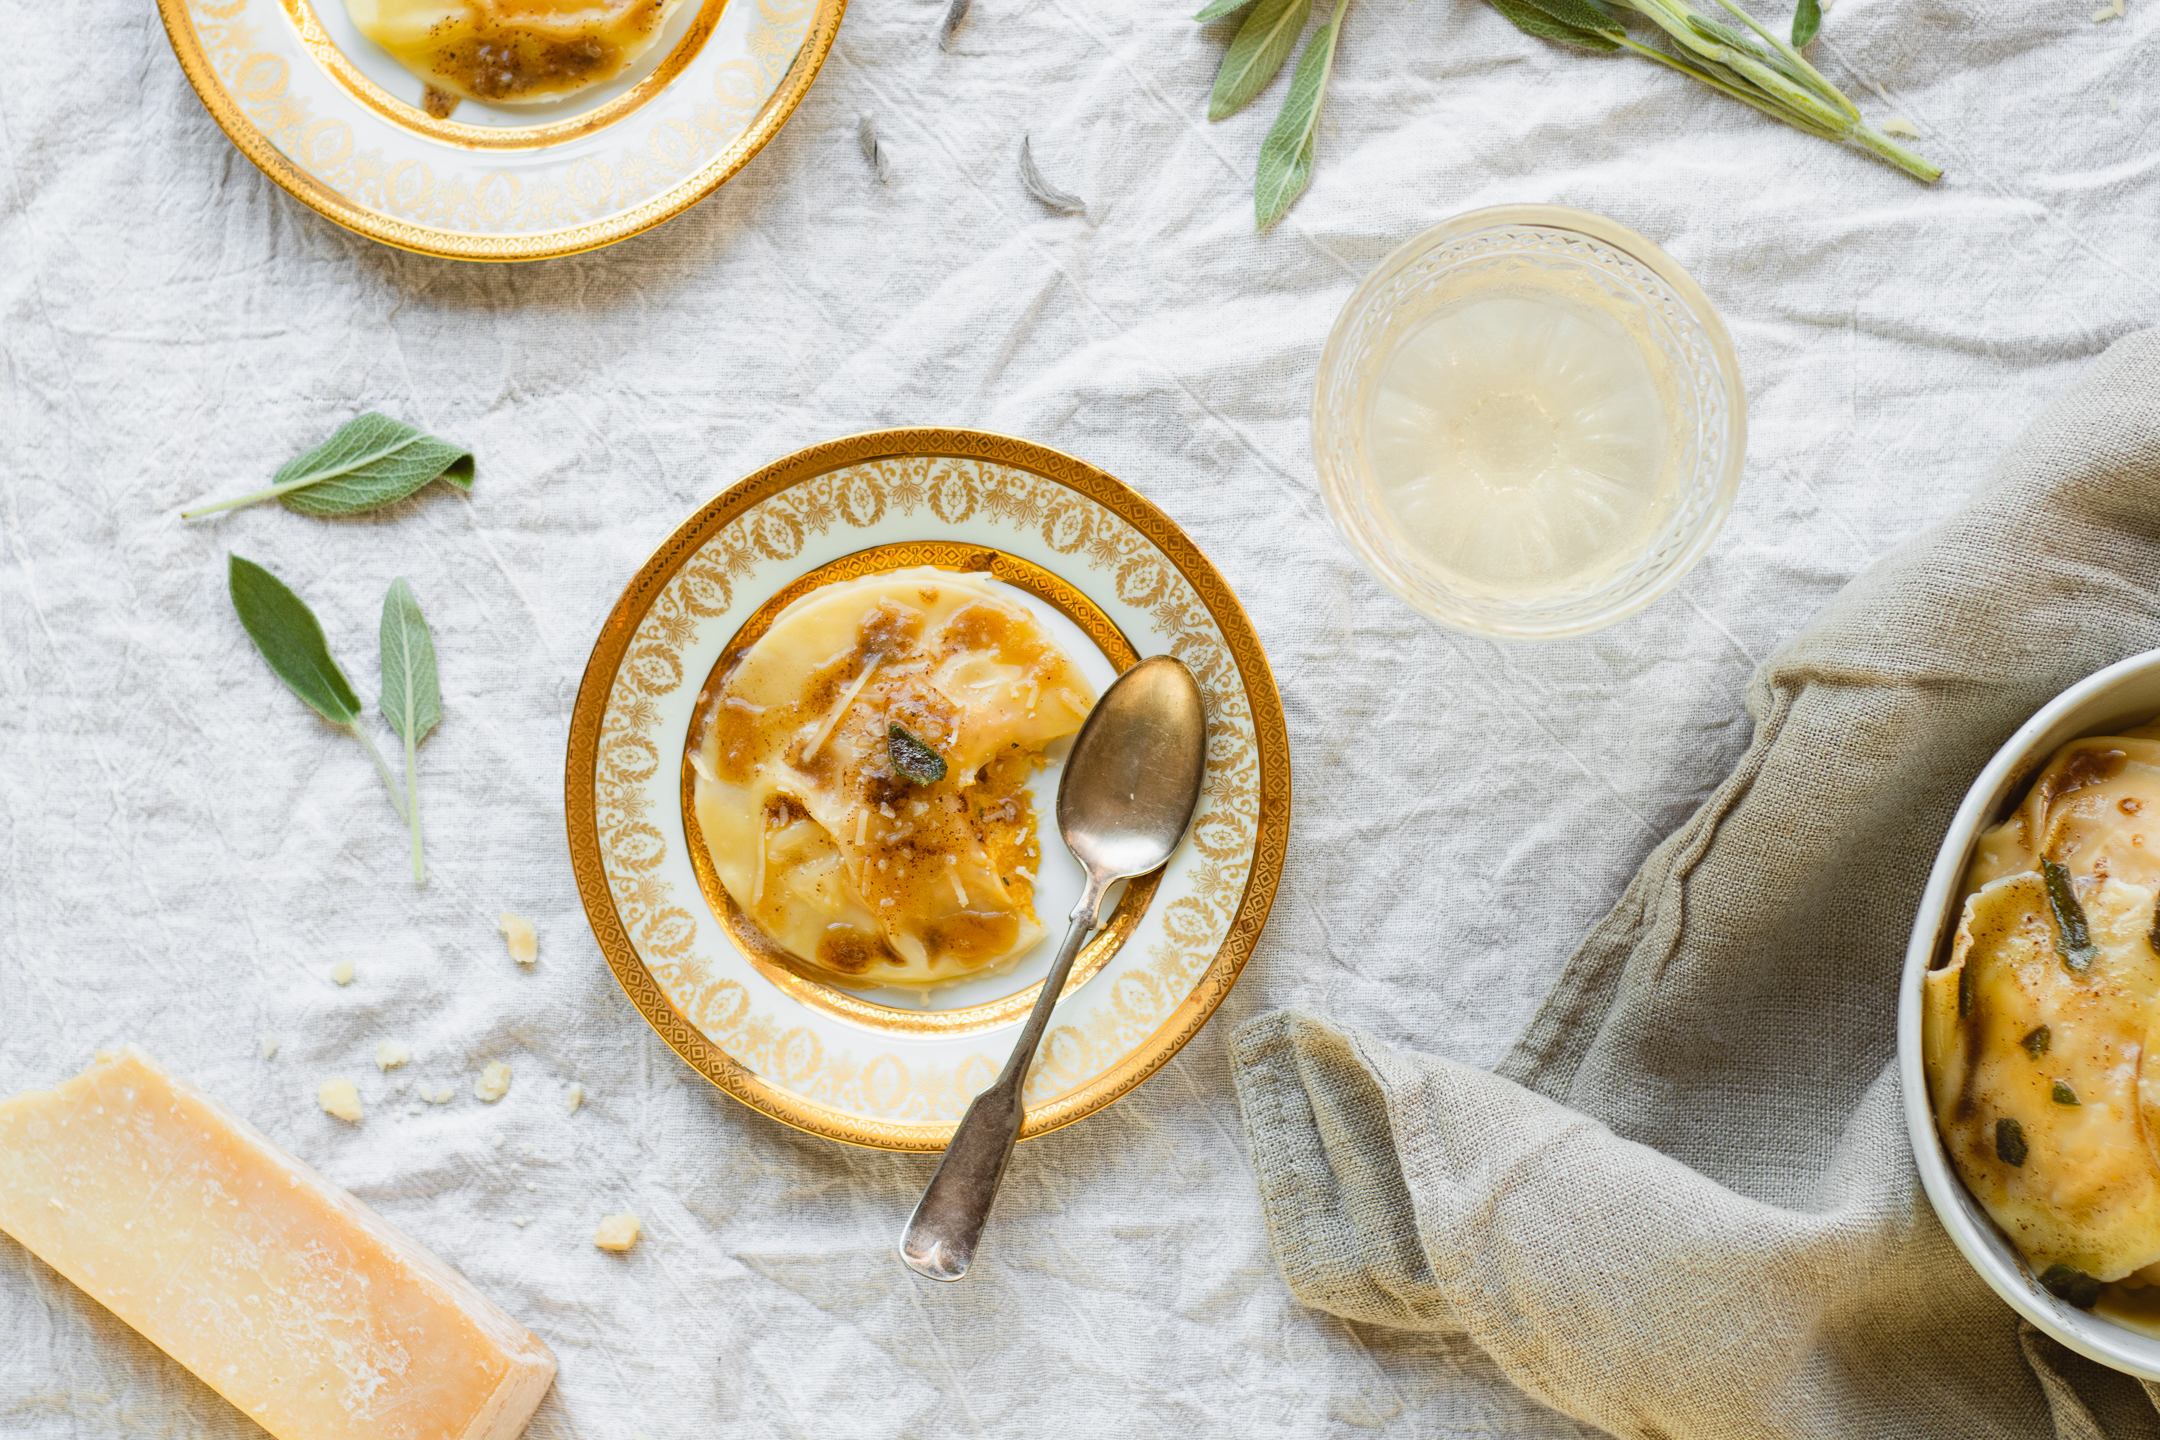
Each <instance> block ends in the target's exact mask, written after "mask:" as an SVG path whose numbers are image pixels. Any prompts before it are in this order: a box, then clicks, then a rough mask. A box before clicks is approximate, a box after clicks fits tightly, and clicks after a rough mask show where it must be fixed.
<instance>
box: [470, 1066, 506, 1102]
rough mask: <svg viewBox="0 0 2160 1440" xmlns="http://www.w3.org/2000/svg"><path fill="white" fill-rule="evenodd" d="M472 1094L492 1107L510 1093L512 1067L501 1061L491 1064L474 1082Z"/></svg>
mask: <svg viewBox="0 0 2160 1440" xmlns="http://www.w3.org/2000/svg"><path fill="white" fill-rule="evenodd" d="M472 1093H473V1094H474V1095H475V1096H477V1097H479V1098H480V1099H482V1100H485V1101H487V1103H488V1104H490V1105H492V1104H494V1103H495V1102H496V1101H497V1100H500V1099H502V1097H503V1096H505V1095H507V1094H509V1093H510V1067H509V1066H508V1065H505V1064H504V1063H503V1062H502V1061H500V1060H497V1061H494V1062H492V1063H491V1064H489V1066H488V1067H487V1069H485V1070H483V1071H481V1072H480V1078H479V1079H477V1080H475V1081H473V1086H472Z"/></svg>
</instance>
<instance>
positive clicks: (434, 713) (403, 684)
mask: <svg viewBox="0 0 2160 1440" xmlns="http://www.w3.org/2000/svg"><path fill="white" fill-rule="evenodd" d="M382 686H383V688H382V713H383V718H384V719H386V720H388V721H389V722H390V728H391V729H393V730H395V731H397V733H398V737H399V738H400V739H402V740H403V741H404V742H405V823H406V824H407V825H408V826H410V827H411V829H412V866H413V883H414V884H416V885H417V884H419V883H420V882H421V881H423V880H425V879H426V878H427V869H426V867H425V866H424V865H423V864H422V863H421V859H420V780H419V772H418V769H417V765H416V762H415V756H414V752H415V751H417V750H418V749H419V747H420V742H421V741H422V740H425V739H426V738H427V736H428V732H429V731H431V730H433V729H434V728H435V727H436V725H437V724H438V723H440V722H441V720H442V688H441V686H440V685H439V684H438V683H437V681H436V677H435V637H434V635H432V634H431V633H429V631H428V623H427V617H426V616H424V615H422V614H421V613H420V601H419V600H418V599H417V598H416V597H415V596H414V595H413V592H412V586H410V585H408V584H406V583H405V581H404V580H403V579H402V578H400V579H397V580H393V581H391V582H390V593H389V594H387V595H385V596H383V607H382Z"/></svg>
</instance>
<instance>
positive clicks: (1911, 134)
mask: <svg viewBox="0 0 2160 1440" xmlns="http://www.w3.org/2000/svg"><path fill="white" fill-rule="evenodd" d="M1882 133H1883V134H1885V135H1903V136H1904V137H1905V138H1906V139H1908V140H1917V139H1919V138H1920V127H1919V126H1917V125H1915V124H1913V122H1912V121H1910V120H1908V119H1906V118H1905V117H1904V116H1903V115H1892V116H1891V117H1890V118H1889V119H1887V120H1885V121H1883V122H1882Z"/></svg>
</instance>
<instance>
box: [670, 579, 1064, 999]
mask: <svg viewBox="0 0 2160 1440" xmlns="http://www.w3.org/2000/svg"><path fill="white" fill-rule="evenodd" d="M1094 703H1095V694H1094V690H1093V688H1092V687H1091V686H1090V685H1089V683H1088V681H1087V679H1086V677H1085V676H1083V675H1082V674H1081V671H1080V667H1079V666H1078V665H1077V664H1076V663H1075V662H1074V661H1073V659H1072V657H1071V656H1069V655H1067V654H1066V653H1065V652H1064V651H1063V650H1062V649H1061V648H1060V647H1059V646H1058V645H1057V643H1056V642H1055V641H1054V640H1053V639H1052V638H1051V636H1050V635H1049V633H1048V632H1047V631H1046V630H1045V629H1044V628H1043V626H1042V625H1041V624H1040V623H1039V622H1038V621H1037V619H1036V618H1035V617H1034V616H1033V615H1032V614H1030V613H1029V612H1028V610H1027V609H1026V608H1025V607H1024V606H1021V605H1019V604H1016V603H1015V602H1013V601H1012V600H1009V599H1007V598H1006V597H1004V596H1003V595H1000V594H999V593H998V592H997V591H996V590H995V589H994V588H993V587H992V586H990V585H989V584H987V583H985V582H983V581H981V580H978V579H975V578H972V577H970V576H967V575H962V574H958V573H955V572H953V571H947V570H938V569H932V568H918V569H909V570H895V571H891V572H888V573H886V574H882V575H872V576H868V577H865V578H863V579H860V580H849V581H840V582H837V583H834V584H831V585H826V586H823V587H821V588H819V589H817V590H814V591H812V592H811V593H809V594H808V595H805V596H803V597H802V598H801V599H799V600H797V601H796V602H795V603H794V604H792V605H790V606H788V607H787V609H785V610H783V611H782V612H781V613H780V614H779V615H778V616H776V617H775V618H774V620H773V623H772V625H771V627H770V628H769V629H767V630H766V632H765V633H764V634H763V635H761V636H759V637H758V638H757V640H756V641H755V642H754V643H753V644H751V645H750V646H749V647H748V648H747V649H745V650H744V651H743V652H742V654H741V655H740V656H739V657H738V658H737V659H736V660H735V662H734V663H733V665H732V666H731V667H730V668H729V669H728V670H727V672H726V673H725V674H724V675H723V676H722V677H720V679H719V681H718V683H717V684H716V685H715V686H714V687H713V688H712V690H711V691H710V693H708V694H707V695H706V696H705V697H704V706H703V709H702V711H701V714H700V719H699V722H698V723H699V726H700V729H699V730H698V732H697V733H696V735H695V737H694V743H693V745H692V748H691V750H690V757H689V758H690V764H691V768H692V769H693V771H694V772H695V775H696V780H695V790H694V808H695V813H696V817H697V824H698V828H699V830H700V831H701V832H702V833H703V836H704V840H705V845H706V850H707V853H708V854H709V856H710V858H711V860H712V864H713V869H714V871H715V872H716V873H717V875H718V876H719V879H720V883H721V885H722V886H723V887H725V889H726V891H727V894H728V898H729V899H730V900H732V901H733V902H734V904H735V906H736V908H737V909H738V910H739V911H740V912H741V913H742V915H743V916H744V917H745V918H747V919H748V920H749V921H750V922H751V923H752V924H753V925H755V926H756V927H757V929H758V930H759V931H760V932H761V933H762V934H763V936H764V937H765V938H766V939H767V940H769V941H770V942H771V943H772V944H773V945H774V946H776V947H777V948H778V949H780V950H782V951H784V952H786V953H787V954H788V955H789V956H791V957H793V958H794V959H795V960H796V961H798V962H800V963H801V964H802V965H803V966H805V967H807V968H809V969H810V970H812V971H813V972H815V973H817V974H818V975H819V976H820V977H821V978H825V979H830V980H832V981H835V982H837V983H839V984H841V985H844V986H854V987H874V986H880V985H900V986H917V987H927V986H934V985H941V984H945V983H947V982H950V981H954V980H959V979H963V978H966V977H970V976H974V975H981V974H992V973H995V972H997V971H1000V970H1003V969H1005V968H1008V967H1010V966H1011V965H1012V964H1013V963H1014V962H1015V961H1017V960H1018V959H1019V958H1020V957H1021V956H1022V955H1023V954H1025V953H1026V952H1027V951H1028V949H1029V948H1030V947H1032V946H1033V945H1034V944H1035V943H1036V941H1038V940H1039V939H1041V937H1042V924H1041V922H1040V920H1039V919H1038V917H1037V916H1036V914H1035V910H1034V905H1033V900H1034V882H1035V876H1036V873H1037V869H1038V865H1039V862H1040V859H1041V847H1040V840H1039V838H1038V835H1037V824H1036V817H1035V811H1034V804H1033V800H1032V797H1031V796H1030V794H1029V792H1028V790H1027V782H1028V779H1029V777H1030V776H1031V775H1032V774H1034V772H1035V771H1036V770H1037V769H1039V768H1040V767H1041V766H1042V764H1043V763H1044V761H1045V758H1046V757H1045V752H1046V750H1047V749H1048V747H1050V746H1052V745H1054V744H1055V743H1056V742H1057V741H1059V740H1062V739H1063V738H1064V737H1066V736H1068V735H1071V734H1073V733H1075V732H1077V731H1078V730H1079V728H1080V725H1081V722H1082V721H1083V720H1085V719H1086V718H1087V713H1088V711H1089V710H1090V709H1091V708H1092V707H1093V706H1094Z"/></svg>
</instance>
